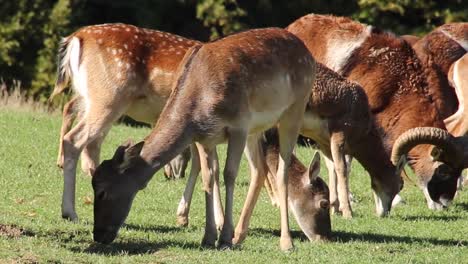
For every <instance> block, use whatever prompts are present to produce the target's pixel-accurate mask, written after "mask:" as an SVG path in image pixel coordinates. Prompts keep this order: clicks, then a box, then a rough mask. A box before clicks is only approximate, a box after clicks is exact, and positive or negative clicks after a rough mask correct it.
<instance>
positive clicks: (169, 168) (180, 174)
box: [163, 148, 191, 179]
mask: <svg viewBox="0 0 468 264" xmlns="http://www.w3.org/2000/svg"><path fill="white" fill-rule="evenodd" d="M190 156H191V151H190V148H187V149H186V150H184V152H182V153H181V154H179V155H177V156H176V157H175V158H173V159H172V160H171V161H170V162H169V163H168V164H166V165H164V171H163V172H164V176H165V177H166V178H167V179H180V178H184V177H185V170H186V169H187V165H188V162H189V160H190Z"/></svg>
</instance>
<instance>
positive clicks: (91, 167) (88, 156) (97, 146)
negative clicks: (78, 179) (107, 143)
mask: <svg viewBox="0 0 468 264" xmlns="http://www.w3.org/2000/svg"><path fill="white" fill-rule="evenodd" d="M106 135H107V133H101V134H100V135H98V137H97V138H96V139H95V140H93V141H91V142H90V143H89V144H88V145H86V146H85V147H84V149H83V152H82V153H81V170H82V171H83V172H84V173H85V174H86V175H88V176H93V174H94V171H95V170H96V168H97V166H98V165H99V156H100V154H101V145H102V142H103V141H104V138H105V137H106Z"/></svg>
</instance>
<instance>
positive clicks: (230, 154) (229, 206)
mask: <svg viewBox="0 0 468 264" xmlns="http://www.w3.org/2000/svg"><path fill="white" fill-rule="evenodd" d="M246 139H247V131H243V130H235V131H233V130H230V131H229V139H228V148H227V157H226V165H225V167H224V185H225V186H226V207H225V208H226V215H225V217H224V225H223V228H222V230H221V235H220V237H219V241H218V247H219V248H221V249H224V248H231V247H232V239H233V237H234V223H233V220H232V219H233V217H232V210H233V199H234V184H235V181H236V177H237V172H238V170H239V164H240V160H241V158H242V151H243V150H244V146H245V143H246Z"/></svg>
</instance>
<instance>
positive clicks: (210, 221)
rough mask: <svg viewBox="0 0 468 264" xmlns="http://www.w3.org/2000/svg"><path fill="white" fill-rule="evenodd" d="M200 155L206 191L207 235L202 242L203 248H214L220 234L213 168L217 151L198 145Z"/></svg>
mask: <svg viewBox="0 0 468 264" xmlns="http://www.w3.org/2000/svg"><path fill="white" fill-rule="evenodd" d="M196 146H197V150H198V154H199V157H200V168H201V174H202V182H203V190H204V191H205V219H206V221H205V234H204V236H203V240H202V246H203V247H208V248H213V247H214V246H215V243H216V238H217V236H218V232H217V230H216V222H215V220H214V206H213V184H214V175H213V166H214V164H213V163H214V159H215V155H214V151H216V150H215V149H206V148H205V147H204V146H203V145H201V144H199V143H196Z"/></svg>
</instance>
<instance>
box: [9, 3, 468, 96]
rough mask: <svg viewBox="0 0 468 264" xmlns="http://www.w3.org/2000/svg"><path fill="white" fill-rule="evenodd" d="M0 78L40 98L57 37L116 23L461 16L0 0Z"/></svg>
mask: <svg viewBox="0 0 468 264" xmlns="http://www.w3.org/2000/svg"><path fill="white" fill-rule="evenodd" d="M0 6H1V8H0V78H2V79H3V80H4V81H5V82H6V83H7V84H10V83H11V82H12V81H13V80H20V81H21V82H22V86H23V87H24V88H23V89H26V90H27V92H28V94H29V95H32V96H34V97H35V98H37V99H40V100H42V101H44V100H45V99H46V98H47V97H48V96H49V94H50V92H51V91H52V89H53V84H54V82H55V78H56V76H55V75H56V73H55V71H56V51H57V46H58V43H59V41H60V39H61V37H64V36H66V35H68V34H69V33H71V32H73V31H74V30H76V29H78V28H79V27H81V26H84V25H90V24H99V23H109V22H123V23H130V24H134V25H137V26H142V27H148V28H157V29H160V30H164V31H168V32H173V33H176V34H180V35H183V36H186V37H190V38H194V39H198V40H202V41H207V40H209V39H215V38H218V37H222V36H224V35H227V34H230V33H233V32H237V31H240V30H245V29H248V28H255V27H269V26H278V27H285V26H287V25H288V24H290V23H291V22H292V21H294V20H295V19H297V18H299V17H301V16H303V15H305V14H308V13H322V14H335V15H342V16H351V17H353V18H355V19H357V20H359V21H362V22H365V23H369V24H373V25H376V26H379V27H381V28H383V29H386V30H391V31H394V32H395V33H397V34H415V35H421V34H424V33H426V32H428V31H429V30H431V29H432V28H434V27H435V26H438V25H441V24H443V23H446V22H454V21H468V1H466V0H446V1H437V0H395V1H393V0H392V1H390V0H351V1H349V0H199V1H195V0H133V1H127V0H15V1H12V0H0Z"/></svg>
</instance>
